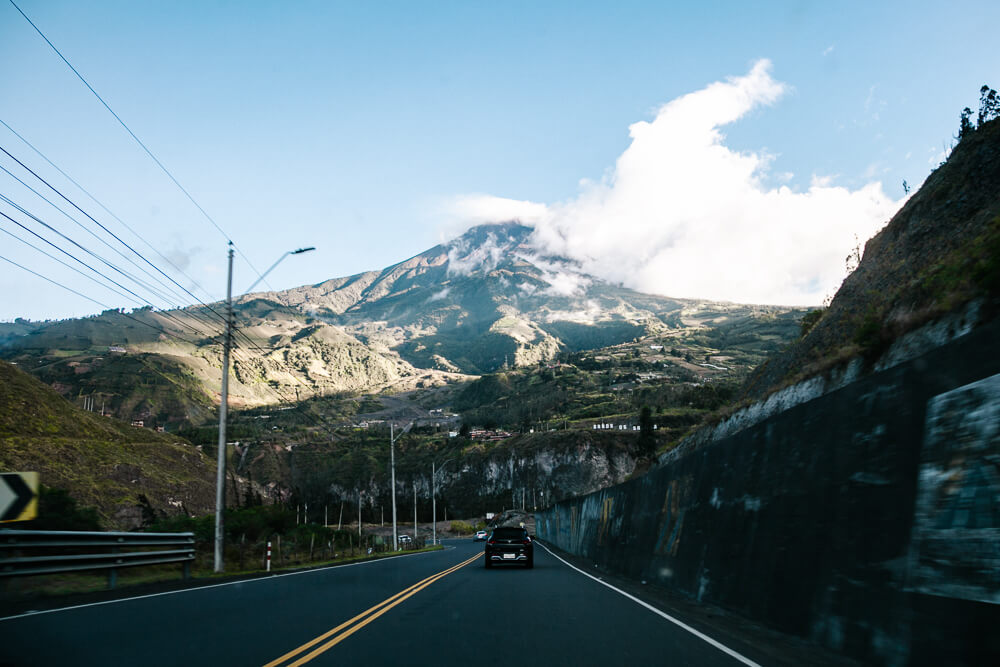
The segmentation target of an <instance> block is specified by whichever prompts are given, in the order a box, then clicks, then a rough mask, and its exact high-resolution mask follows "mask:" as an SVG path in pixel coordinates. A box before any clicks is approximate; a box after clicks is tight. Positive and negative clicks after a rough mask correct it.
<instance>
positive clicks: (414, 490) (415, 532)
mask: <svg viewBox="0 0 1000 667" xmlns="http://www.w3.org/2000/svg"><path fill="white" fill-rule="evenodd" d="M413 541H414V542H416V541H417V481H416V480H413Z"/></svg>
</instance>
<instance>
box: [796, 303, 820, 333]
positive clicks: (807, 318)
mask: <svg viewBox="0 0 1000 667" xmlns="http://www.w3.org/2000/svg"><path fill="white" fill-rule="evenodd" d="M825 312H826V308H817V309H816V310H810V311H809V312H808V313H806V314H805V315H803V316H802V323H801V326H802V329H801V334H800V336H805V335H806V334H807V333H809V330H810V329H812V328H813V327H814V326H816V323H817V322H819V321H820V319H822V317H823V314H824V313H825Z"/></svg>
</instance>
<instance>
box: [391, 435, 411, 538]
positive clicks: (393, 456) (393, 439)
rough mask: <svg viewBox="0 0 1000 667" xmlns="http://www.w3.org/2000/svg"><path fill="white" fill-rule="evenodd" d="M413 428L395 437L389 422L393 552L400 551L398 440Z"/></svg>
mask: <svg viewBox="0 0 1000 667" xmlns="http://www.w3.org/2000/svg"><path fill="white" fill-rule="evenodd" d="M411 426H413V422H410V423H409V424H407V425H406V426H404V427H403V430H402V431H400V432H399V435H395V436H394V435H393V423H392V422H389V468H390V477H391V478H390V480H389V484H390V485H391V487H390V488H391V489H392V550H393V551H397V550H398V549H399V538H398V535H397V533H396V448H395V445H396V440H397V439H398V438H400V437H401V436H402V435H403V434H404V433H406V432H407V431H409V430H410V427H411Z"/></svg>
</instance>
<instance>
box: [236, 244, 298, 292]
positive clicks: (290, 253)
mask: <svg viewBox="0 0 1000 667" xmlns="http://www.w3.org/2000/svg"><path fill="white" fill-rule="evenodd" d="M315 249H316V248H314V247H312V246H310V247H308V248H299V249H298V250H289V251H287V252H286V253H285V254H284V255H282V256H281V257H279V258H278V261H276V262H275V263H274V264H272V265H271V267H270V268H269V269H268V270H267V271H265V272H264V273H262V274H260V277H259V278H257V280H255V281H254V283H253V285H251V286H250V287H248V288H247V289H246V291H245V292H243V293H244V294H249V293H250V292H251V291H252V290H253V288H254V287H256V286H257V285H259V284H260V282H261V281H262V280H264V277H265V276H266V275H267V274H269V273H271V271H274V267H276V266H278V264H281V262H282V260H284V259H285V258H286V257H288V256H289V255H301V254H302V253H304V252H309V251H310V250H315Z"/></svg>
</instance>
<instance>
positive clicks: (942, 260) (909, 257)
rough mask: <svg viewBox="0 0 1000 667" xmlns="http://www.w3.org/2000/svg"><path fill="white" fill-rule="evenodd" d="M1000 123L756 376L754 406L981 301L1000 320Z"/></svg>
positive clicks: (934, 179)
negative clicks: (813, 320) (805, 330)
mask: <svg viewBox="0 0 1000 667" xmlns="http://www.w3.org/2000/svg"><path fill="white" fill-rule="evenodd" d="M998 193H1000V120H993V121H990V122H988V123H985V124H984V125H983V127H981V128H979V129H978V130H976V131H975V132H972V133H971V134H969V135H967V136H966V137H965V138H963V139H962V141H961V142H960V143H959V144H958V146H956V147H955V149H954V151H952V154H951V156H950V157H949V158H948V161H947V162H946V163H945V164H943V165H942V166H941V167H939V168H938V169H937V170H936V171H935V172H934V173H933V174H931V175H930V176H929V177H928V179H927V181H926V182H925V183H924V185H923V186H922V187H921V188H920V190H919V191H918V192H917V193H916V194H914V195H913V197H912V198H911V199H910V200H909V201H908V202H907V203H906V205H905V206H903V208H902V209H901V210H900V211H899V213H897V214H896V215H895V216H894V217H893V219H892V220H891V221H890V222H889V224H888V225H886V227H885V228H884V229H883V230H882V231H881V232H879V233H878V234H876V235H875V236H874V237H873V238H872V239H871V240H870V241H868V243H867V244H866V245H865V252H864V256H863V258H862V260H861V262H860V264H859V266H858V268H857V269H856V270H855V271H854V272H853V273H852V274H851V275H850V276H848V277H847V278H846V279H845V280H844V283H843V285H842V286H841V287H840V290H839V291H838V292H837V294H836V296H835V297H834V298H833V301H832V302H831V304H830V307H829V308H828V309H827V310H826V311H825V312H824V313H823V314H822V317H821V318H820V319H819V320H818V321H817V322H816V324H815V326H813V328H812V329H811V330H810V331H809V332H808V334H807V335H805V336H804V337H803V338H802V339H800V340H799V341H798V342H797V343H795V344H793V345H792V346H791V347H790V348H789V349H788V350H787V351H786V352H784V353H783V354H780V355H776V356H774V357H772V358H771V359H770V360H768V362H767V363H766V364H764V365H762V366H761V367H760V368H759V369H758V370H757V371H756V372H755V373H754V374H753V376H752V377H751V379H750V380H749V382H748V383H747V386H746V390H745V391H746V397H747V398H750V399H759V398H762V397H764V396H766V395H767V394H768V393H770V392H772V391H774V390H775V389H776V388H779V387H780V386H782V385H786V384H789V383H790V382H792V381H796V380H800V379H802V378H804V377H809V376H811V375H815V374H816V373H817V372H821V371H824V370H826V369H829V368H831V367H833V366H835V365H837V364H838V363H840V362H842V361H845V360H847V359H850V358H852V357H855V356H858V355H861V356H863V357H865V358H867V359H875V358H877V357H879V356H880V355H881V354H882V353H884V352H885V350H886V349H887V348H888V347H889V345H891V343H892V342H893V341H895V340H897V339H898V338H899V337H900V336H902V335H904V334H905V333H907V332H910V331H913V330H915V329H917V328H918V327H921V326H923V325H925V324H927V323H928V322H930V321H932V320H934V319H935V318H938V317H941V316H942V315H945V314H947V313H951V312H954V311H956V310H958V309H960V308H962V307H963V306H964V305H965V304H968V303H970V302H973V301H979V302H980V303H982V305H983V307H982V308H980V309H979V310H978V315H977V317H978V318H979V320H980V321H981V322H986V321H988V320H990V319H992V318H994V317H995V316H996V313H997V307H996V303H997V299H998V296H1000V195H998Z"/></svg>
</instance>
